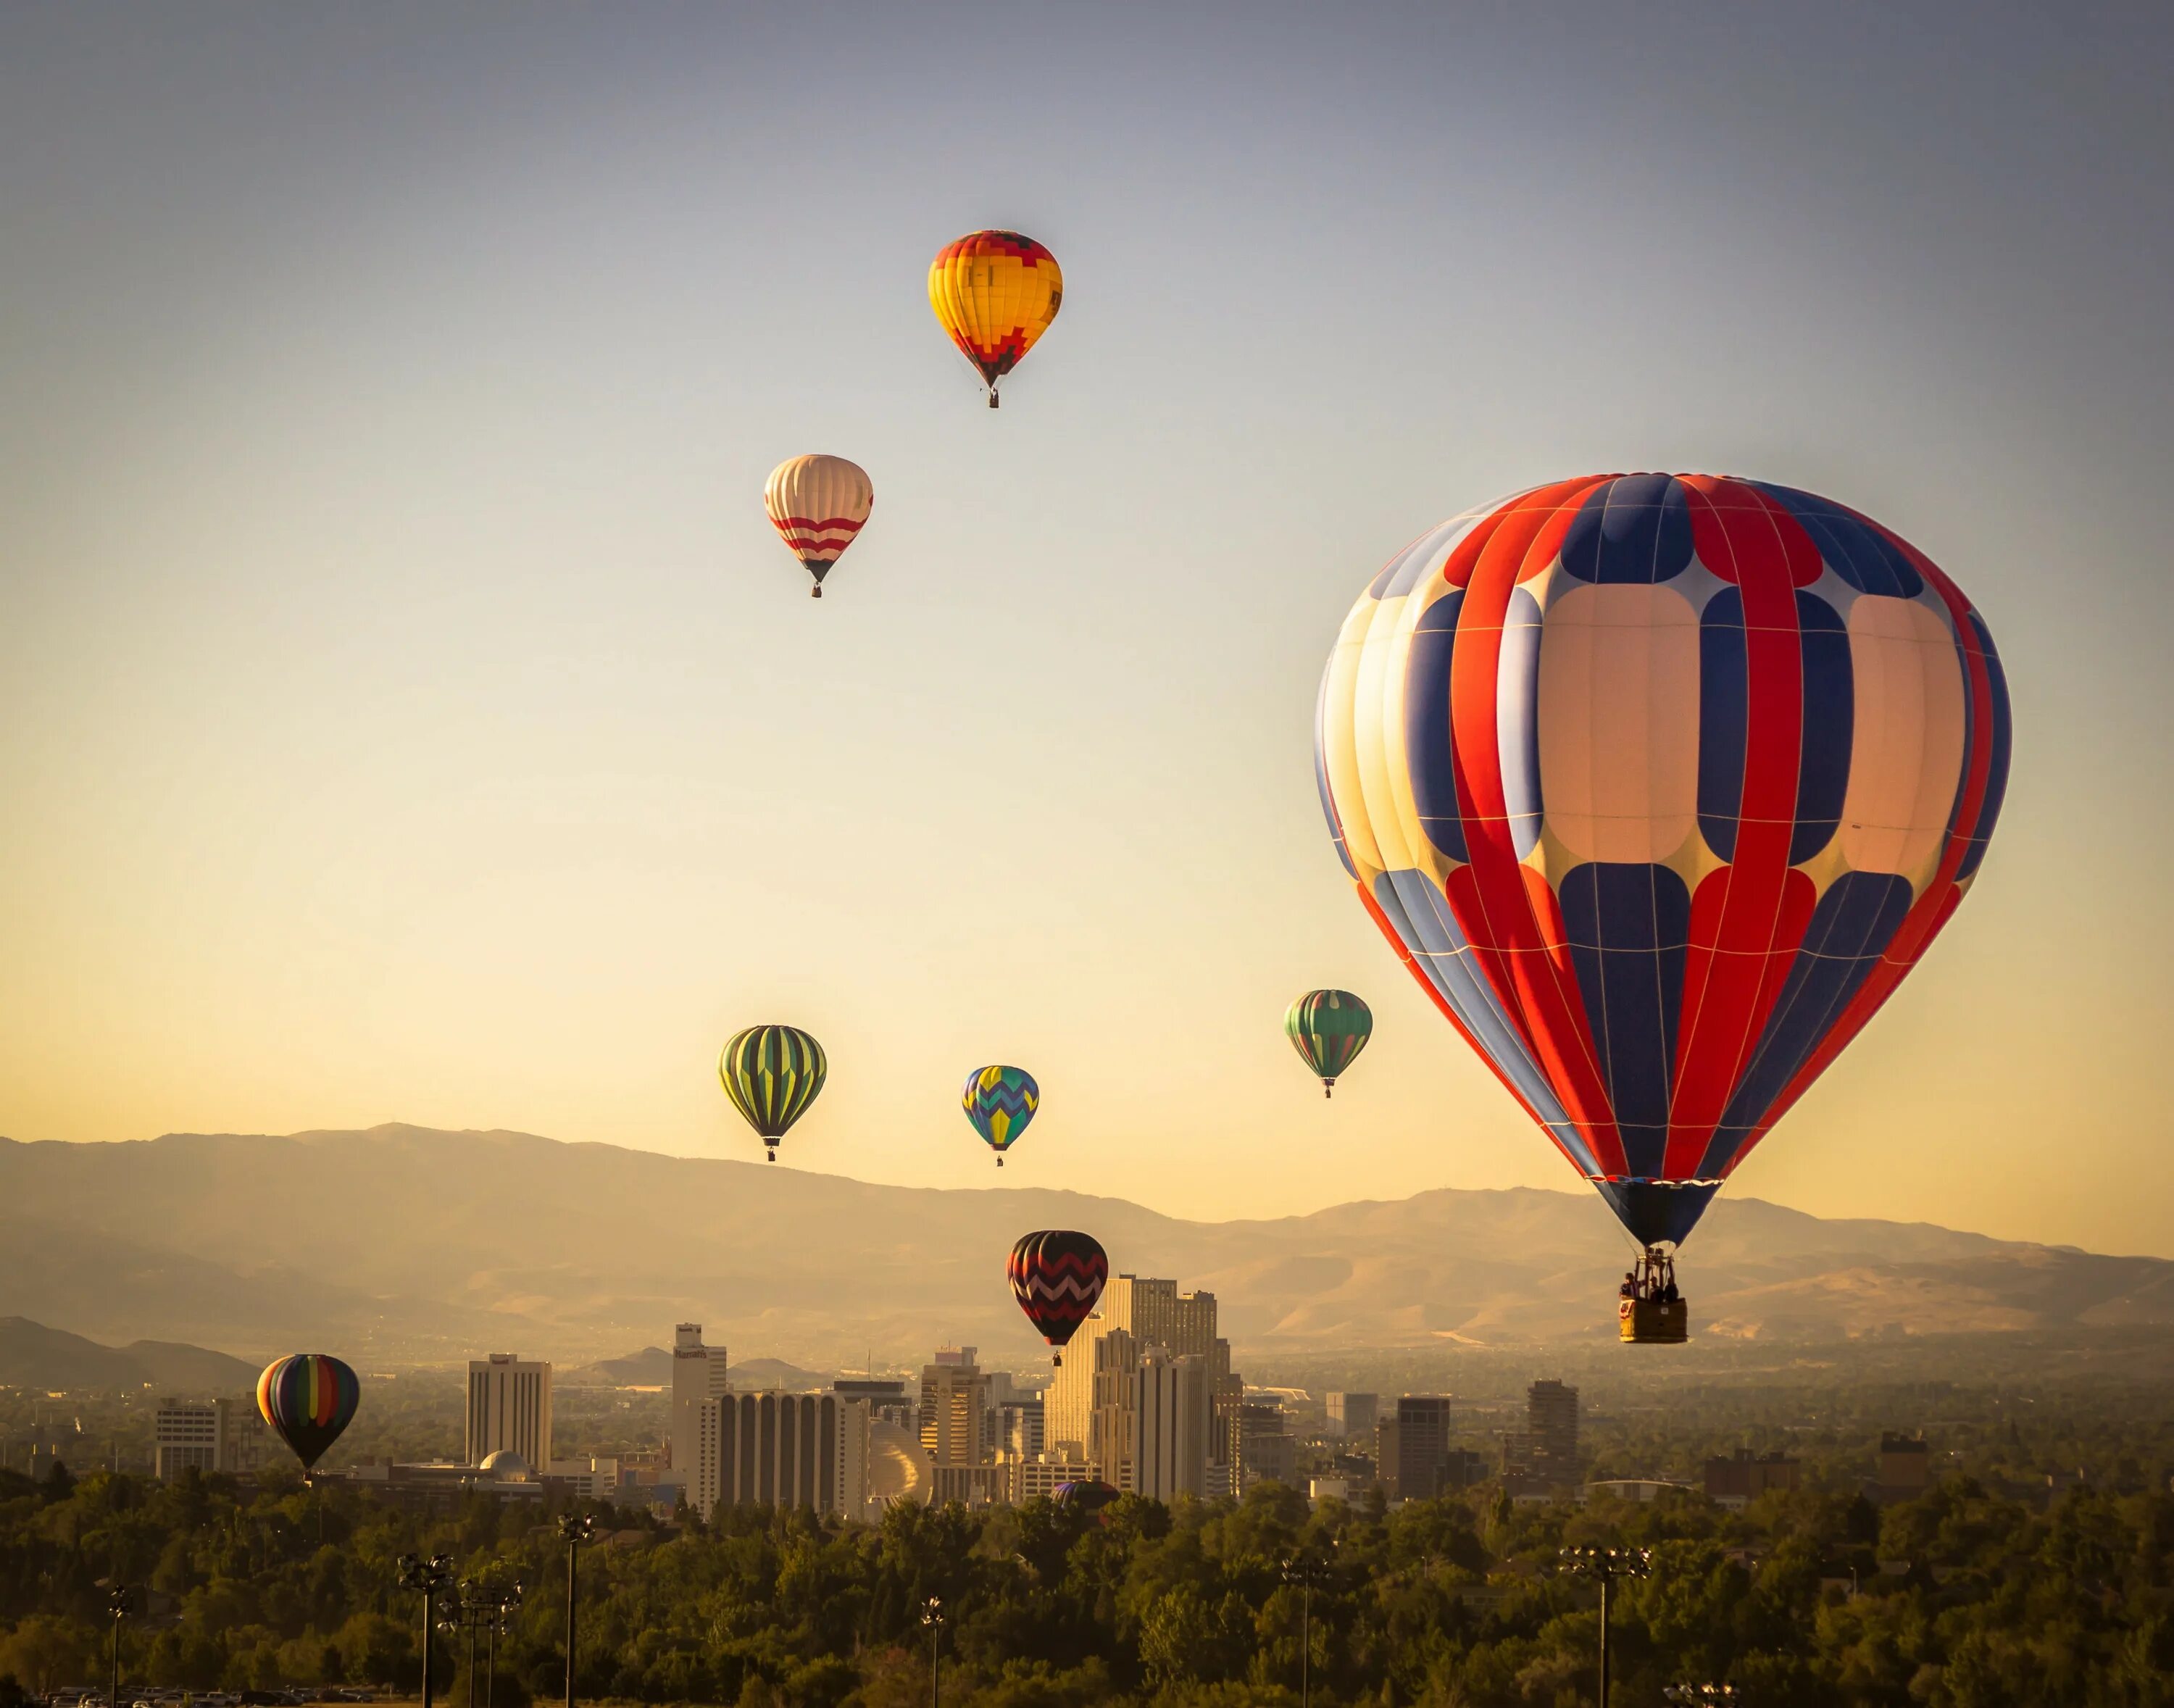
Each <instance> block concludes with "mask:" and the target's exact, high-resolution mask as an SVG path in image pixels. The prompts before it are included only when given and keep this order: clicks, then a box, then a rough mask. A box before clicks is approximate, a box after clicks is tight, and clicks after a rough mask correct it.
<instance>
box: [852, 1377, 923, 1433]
mask: <svg viewBox="0 0 2174 1708" xmlns="http://www.w3.org/2000/svg"><path fill="white" fill-rule="evenodd" d="M830 1392H832V1393H834V1394H836V1395H837V1396H838V1397H839V1398H840V1399H841V1400H865V1401H867V1402H868V1415H869V1416H870V1417H872V1418H874V1419H878V1420H879V1421H880V1422H883V1423H886V1424H897V1425H898V1427H899V1428H900V1429H901V1430H905V1431H906V1434H907V1435H919V1434H920V1433H921V1424H920V1421H919V1419H917V1416H916V1415H915V1403H914V1396H913V1395H912V1394H910V1393H908V1392H906V1383H905V1382H904V1381H901V1380H900V1379H899V1378H897V1377H893V1376H841V1377H840V1378H839V1379H838V1380H837V1381H834V1382H832V1383H831V1384H830Z"/></svg>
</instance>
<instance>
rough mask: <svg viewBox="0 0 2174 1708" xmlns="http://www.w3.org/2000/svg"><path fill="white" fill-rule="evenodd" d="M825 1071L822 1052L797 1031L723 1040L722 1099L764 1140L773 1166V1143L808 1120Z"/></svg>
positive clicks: (758, 1029)
mask: <svg viewBox="0 0 2174 1708" xmlns="http://www.w3.org/2000/svg"><path fill="white" fill-rule="evenodd" d="M829 1071H830V1064H829V1062H826V1061H825V1059H824V1057H823V1046H821V1045H820V1044H819V1043H817V1042H816V1041H815V1040H814V1037H813V1036H812V1035H809V1034H808V1033H806V1032H803V1031H802V1030H800V1028H799V1027H798V1026H749V1027H748V1028H747V1029H746V1030H744V1031H738V1032H735V1033H733V1035H732V1036H731V1037H730V1038H728V1039H727V1040H725V1047H724V1051H723V1053H722V1055H720V1056H719V1057H717V1078H718V1079H719V1080H720V1081H722V1084H723V1085H724V1088H725V1095H726V1096H727V1097H729V1098H731V1099H732V1100H733V1108H735V1109H737V1110H738V1111H739V1112H740V1113H741V1114H742V1115H743V1116H746V1118H747V1124H748V1125H749V1127H753V1128H754V1130H755V1131H756V1132H758V1133H760V1135H761V1136H762V1140H763V1143H764V1144H765V1146H767V1147H768V1149H769V1151H770V1159H771V1161H772V1162H776V1160H777V1141H778V1140H779V1139H781V1138H784V1136H785V1131H786V1129H787V1127H791V1126H792V1123H793V1122H796V1121H798V1120H799V1119H800V1117H801V1116H803V1115H805V1114H807V1112H808V1105H809V1104H811V1103H813V1102H814V1100H815V1099H816V1097H817V1095H819V1093H820V1092H821V1091H822V1089H823V1076H824V1075H825V1073H828V1072H829Z"/></svg>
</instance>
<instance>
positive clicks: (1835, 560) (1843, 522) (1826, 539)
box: [1750, 480, 1925, 599]
mask: <svg viewBox="0 0 2174 1708" xmlns="http://www.w3.org/2000/svg"><path fill="white" fill-rule="evenodd" d="M1750 484H1751V485H1753V486H1755V487H1756V488H1758V489H1759V490H1760V491H1761V492H1763V493H1765V494H1766V496H1767V497H1769V498H1771V499H1772V500H1774V502H1775V503H1777V504H1778V505H1781V506H1782V509H1784V510H1786V511H1788V512H1789V514H1790V515H1791V516H1794V517H1796V519H1797V521H1798V523H1799V524H1800V525H1801V526H1802V527H1803V528H1804V532H1806V533H1808V534H1809V535H1810V536H1811V538H1812V543H1813V544H1814V545H1815V546H1817V547H1818V548H1819V549H1820V557H1822V558H1824V559H1825V560H1826V564H1827V567H1828V568H1829V569H1831V570H1833V571H1834V572H1835V573H1836V575H1837V576H1841V578H1842V580H1844V581H1847V582H1848V583H1849V584H1850V586H1852V587H1854V588H1856V589H1857V590H1858V592H1860V593H1885V594H1889V595H1890V596H1892V597H1895V598H1898V599H1914V598H1916V597H1917V595H1918V593H1919V592H1921V591H1922V590H1923V587H1924V585H1925V578H1924V577H1923V576H1921V575H1919V574H1918V573H1917V565H1914V564H1912V562H1911V561H1910V559H1907V558H1906V557H1905V556H1903V555H1902V553H1901V549H1900V548H1899V547H1897V546H1896V545H1895V543H1894V542H1893V541H1891V540H1890V539H1889V538H1887V536H1886V535H1885V534H1883V533H1882V532H1879V529H1878V528H1876V527H1871V526H1870V525H1868V523H1867V522H1864V520H1863V518H1862V517H1859V516H1852V515H1851V514H1850V513H1849V512H1848V511H1846V510H1844V509H1843V508H1842V507H1841V505H1838V504H1836V503H1835V502H1834V500H1831V499H1825V498H1821V497H1820V496H1819V495H1817V494H1816V493H1810V492H1799V491H1798V490H1797V489H1796V488H1795V487H1793V486H1776V485H1773V484H1771V483H1770V482H1767V481H1764V480H1755V481H1752V482H1751V483H1750Z"/></svg>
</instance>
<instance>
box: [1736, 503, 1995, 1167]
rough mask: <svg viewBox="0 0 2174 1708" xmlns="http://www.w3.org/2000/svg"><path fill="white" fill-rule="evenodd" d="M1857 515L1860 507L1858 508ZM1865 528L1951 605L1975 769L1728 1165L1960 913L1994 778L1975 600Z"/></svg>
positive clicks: (1899, 541)
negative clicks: (1961, 875) (1858, 971)
mask: <svg viewBox="0 0 2174 1708" xmlns="http://www.w3.org/2000/svg"><path fill="white" fill-rule="evenodd" d="M1850 513H1851V514H1852V515H1853V516H1854V515H1856V514H1857V512H1855V511H1851V512H1850ZM1858 520H1859V521H1861V522H1863V523H1864V524H1865V526H1866V527H1870V528H1872V529H1874V530H1875V531H1876V532H1878V533H1879V534H1880V535H1881V537H1882V538H1885V539H1886V540H1888V541H1890V543H1892V544H1893V545H1894V546H1895V549H1897V550H1898V551H1900V552H1901V554H1903V555H1904V556H1905V557H1906V558H1907V559H1909V560H1910V562H1911V564H1912V566H1913V567H1914V568H1915V569H1916V570H1917V573H1918V574H1919V575H1921V576H1923V577H1924V578H1925V581H1926V585H1927V586H1930V587H1931V588H1932V589H1933V592H1937V593H1938V594H1939V596H1940V599H1941V602H1942V603H1944V604H1945V605H1946V607H1947V608H1948V614H1949V617H1950V619H1951V620H1952V621H1953V623H1954V625H1955V643H1956V646H1957V647H1958V648H1959V649H1960V652H1961V654H1962V662H1963V671H1964V676H1965V678H1966V681H1967V683H1968V684H1969V690H1970V761H1971V762H1970V770H1969V772H1968V774H1967V775H1966V776H1965V777H1964V779H1963V786H1962V793H1961V799H1960V802H1959V803H1958V805H1957V808H1956V810H1955V820H1954V823H1953V824H1950V827H1949V830H1948V838H1947V846H1945V847H1944V848H1943V849H1942V850H1941V851H1940V864H1939V869H1938V870H1937V871H1935V872H1934V873H1933V878H1932V880H1931V882H1929V883H1928V884H1926V886H1925V889H1924V893H1923V895H1919V896H1918V897H1917V900H1916V901H1914V902H1913V903H1912V905H1911V908H1910V911H1909V912H1908V913H1907V914H1906V915H1905V916H1903V920H1902V924H1901V929H1900V930H1898V931H1897V932H1895V938H1894V940H1893V941H1892V942H1891V943H1889V944H1888V945H1887V948H1886V949H1885V952H1884V953H1883V954H1881V955H1880V958H1879V965H1878V966H1876V967H1874V969H1873V970H1872V972H1871V975H1870V976H1868V978H1867V979H1866V980H1865V981H1864V982H1863V985H1861V986H1858V992H1857V994H1856V995H1855V996H1854V997H1852V998H1851V999H1850V1002H1849V1005H1848V1006H1847V1008H1844V1009H1843V1010H1842V1011H1841V1017H1840V1018H1839V1019H1836V1022H1835V1023H1834V1025H1833V1026H1832V1028H1831V1030H1829V1031H1828V1033H1827V1035H1826V1036H1825V1038H1823V1039H1822V1040H1820V1046H1819V1048H1818V1049H1816V1050H1814V1051H1813V1052H1812V1054H1811V1056H1810V1057H1809V1059H1808V1060H1807V1061H1806V1062H1805V1063H1804V1066H1803V1067H1800V1068H1798V1070H1797V1073H1796V1075H1795V1077H1794V1078H1792V1079H1791V1080H1790V1081H1789V1083H1788V1084H1787V1085H1786V1086H1785V1087H1783V1088H1782V1095H1780V1096H1779V1097H1777V1098H1776V1099H1775V1100H1774V1103H1773V1106H1772V1107H1771V1108H1770V1109H1769V1110H1768V1111H1766V1115H1765V1116H1763V1117H1761V1119H1760V1122H1759V1125H1758V1126H1757V1127H1755V1128H1754V1129H1753V1131H1752V1132H1751V1134H1750V1136H1749V1138H1746V1139H1745V1140H1744V1144H1743V1146H1742V1148H1741V1149H1739V1150H1738V1151H1737V1153H1736V1154H1735V1156H1734V1157H1733V1158H1732V1159H1730V1162H1729V1165H1728V1167H1729V1168H1730V1169H1732V1170H1733V1168H1734V1167H1735V1166H1736V1165H1737V1164H1738V1163H1739V1162H1741V1161H1743V1160H1744V1158H1745V1157H1747V1156H1749V1154H1751V1151H1752V1148H1753V1147H1754V1146H1755V1145H1756V1144H1757V1143H1759V1141H1760V1139H1762V1138H1765V1137H1766V1134H1767V1133H1768V1132H1770V1131H1771V1129H1772V1127H1773V1126H1774V1123H1775V1122H1777V1121H1779V1120H1780V1119H1781V1118H1782V1116H1784V1115H1786V1114H1787V1113H1788V1111H1789V1109H1790V1107H1791V1105H1793V1104H1794V1103H1795V1102H1796V1100H1798V1098H1799V1097H1801V1096H1803V1095H1804V1092H1805V1091H1806V1090H1807V1089H1809V1087H1810V1085H1811V1084H1812V1082H1813V1081H1814V1079H1817V1078H1819V1077H1820V1074H1821V1073H1825V1071H1826V1068H1827V1065H1828V1064H1829V1063H1830V1062H1832V1061H1833V1060H1834V1059H1835V1057H1837V1056H1839V1055H1841V1052H1842V1051H1844V1050H1846V1049H1847V1048H1848V1047H1849V1045H1850V1042H1851V1040H1853V1039H1854V1038H1855V1037H1856V1036H1857V1035H1858V1033H1859V1032H1861V1031H1863V1030H1864V1027H1865V1024H1866V1022H1868V1020H1870V1019H1872V1017H1873V1016H1874V1014H1876V1013H1879V1008H1880V1005H1881V1004H1882V1003H1885V1001H1886V1000H1887V999H1888V997H1890V996H1892V995H1893V994H1894V993H1895V987H1896V986H1899V985H1900V984H1901V982H1902V980H1903V977H1904V976H1905V975H1906V974H1907V973H1908V972H1909V970H1910V969H1911V968H1912V967H1913V966H1915V965H1917V962H1918V960H1919V959H1920V958H1922V957H1923V954H1924V953H1925V951H1926V950H1927V949H1929V948H1931V947H1932V943H1933V938H1936V937H1938V936H1939V934H1940V929H1941V927H1943V926H1944V925H1946V924H1947V922H1948V921H1949V920H1950V919H1951V918H1953V917H1954V916H1955V909H1956V908H1957V907H1958V906H1959V905H1961V902H1962V890H1961V889H1960V887H1958V886H1957V884H1956V883H1955V873H1957V872H1958V871H1960V869H1961V868H1962V862H1963V856H1964V855H1965V854H1966V852H1968V851H1969V848H1970V840H1971V835H1973V834H1974V833H1975V832H1976V831H1977V820H1978V815H1979V813H1982V812H1983V811H1984V810H1985V796H1986V788H1987V784H1988V783H1989V782H1990V781H1991V779H1992V776H1993V678H1992V673H1990V672H1989V671H1987V668H1986V663H1985V649H1984V648H1983V647H1982V646H1980V645H1979V644H1978V639H1977V630H1976V629H1975V628H1973V627H1972V626H1971V623H1970V621H1969V616H1970V609H1971V603H1970V601H1969V600H1967V599H1966V598H1965V597H1963V595H1962V591H1961V589H1960V588H1959V587H1957V586H1955V583H1954V582H1953V581H1950V580H1949V579H1948V578H1947V576H1946V575H1945V574H1944V573H1943V572H1942V571H1941V570H1940V568H1939V565H1936V564H1934V563H1933V561H1932V559H1929V558H1928V557H1927V556H1926V555H1925V554H1923V552H1921V551H1919V550H1918V549H1917V548H1916V547H1915V546H1913V545H1912V544H1911V543H1909V542H1908V541H1907V540H1906V539H1904V538H1901V536H1900V535H1898V534H1896V533H1895V532H1893V531H1892V530H1891V529H1889V528H1885V527H1880V525H1879V523H1878V522H1874V521H1873V520H1872V519H1871V518H1870V517H1869V516H1858Z"/></svg>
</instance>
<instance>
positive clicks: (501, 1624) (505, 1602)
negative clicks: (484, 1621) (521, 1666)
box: [483, 1579, 521, 1708]
mask: <svg viewBox="0 0 2174 1708" xmlns="http://www.w3.org/2000/svg"><path fill="white" fill-rule="evenodd" d="M520 1606H521V1584H520V1581H519V1580H518V1579H516V1580H515V1581H514V1585H513V1586H512V1587H511V1589H500V1590H498V1591H495V1592H494V1593H493V1596H492V1599H491V1609H490V1628H489V1631H488V1633H487V1634H486V1635H485V1637H484V1657H485V1659H484V1681H483V1708H493V1704H494V1702H495V1700H496V1698H497V1694H498V1634H499V1633H500V1631H502V1630H505V1629H506V1619H507V1618H508V1616H509V1615H511V1613H514V1612H515V1611H516V1610H517V1609H518V1608H520Z"/></svg>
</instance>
